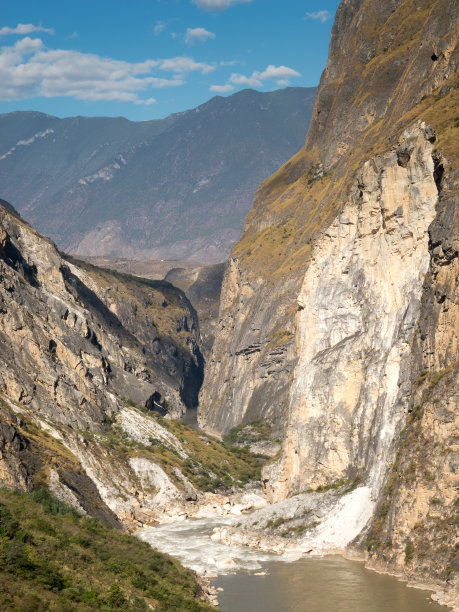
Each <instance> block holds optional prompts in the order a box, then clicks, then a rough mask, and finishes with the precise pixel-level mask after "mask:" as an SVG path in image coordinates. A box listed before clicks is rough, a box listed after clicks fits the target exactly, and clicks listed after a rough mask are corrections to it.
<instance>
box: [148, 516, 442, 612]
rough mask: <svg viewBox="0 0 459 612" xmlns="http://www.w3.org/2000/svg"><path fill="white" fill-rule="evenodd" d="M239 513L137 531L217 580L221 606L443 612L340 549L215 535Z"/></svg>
mask: <svg viewBox="0 0 459 612" xmlns="http://www.w3.org/2000/svg"><path fill="white" fill-rule="evenodd" d="M235 522H237V517H214V518H204V519H188V520H183V521H179V522H170V523H165V524H162V525H159V526H157V527H147V528H145V529H142V530H141V531H138V532H137V534H136V535H137V536H138V537H140V539H142V540H144V541H145V542H148V543H149V544H151V545H152V546H153V547H154V548H156V549H157V550H159V551H161V552H164V553H168V554H170V555H172V556H173V557H176V558H177V559H179V560H180V561H181V562H182V563H183V565H185V566H186V567H188V568H190V569H193V570H195V571H196V572H198V573H199V574H201V575H204V576H207V577H209V578H211V579H212V584H213V586H214V587H216V588H217V589H218V591H219V593H218V594H219V605H220V608H221V610H223V611H224V612H328V611H329V610H331V611H333V612H442V611H443V612H445V610H446V608H444V607H443V606H440V605H438V604H436V603H434V602H433V601H432V600H431V599H430V597H429V595H430V594H429V592H428V591H422V590H419V589H412V588H409V587H407V586H406V584H404V583H403V582H400V581H398V580H396V579H395V578H392V577H390V576H387V575H381V574H377V573H376V572H372V571H370V570H367V569H365V567H364V566H363V563H360V562H357V561H349V560H347V559H344V558H342V557H339V556H336V555H326V556H314V557H307V558H305V557H299V555H297V554H292V553H288V554H285V553H284V554H274V553H266V552H261V551H259V550H256V549H252V548H248V547H245V546H235V545H230V546H227V545H226V544H222V543H221V542H219V541H218V540H216V539H215V538H214V539H212V535H213V532H214V529H218V528H220V527H223V526H226V525H231V524H233V523H235Z"/></svg>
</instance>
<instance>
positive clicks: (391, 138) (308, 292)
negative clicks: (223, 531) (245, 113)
mask: <svg viewBox="0 0 459 612" xmlns="http://www.w3.org/2000/svg"><path fill="white" fill-rule="evenodd" d="M457 18H458V7H457V3H455V2H452V1H450V0H423V1H421V2H413V1H411V0H395V1H393V2H390V3H389V2H388V3H374V2H371V1H370V0H344V1H343V2H342V3H341V5H340V7H339V9H338V12H337V16H336V21H335V24H334V27H333V32H332V40H331V45H330V54H329V59H328V63H327V67H326V70H325V72H324V74H323V76H322V79H321V84H320V87H319V89H318V92H317V97H316V101H315V106H314V112H313V119H312V123H311V126H310V130H309V132H308V137H307V140H306V145H305V147H304V148H303V149H302V150H301V151H300V152H299V153H298V154H297V155H296V156H295V157H294V158H292V159H291V160H290V161H289V162H288V163H287V164H285V165H284V166H283V167H282V168H281V169H280V170H279V171H278V172H277V173H276V174H274V175H273V177H271V178H270V179H269V180H267V181H265V183H263V184H262V185H261V187H260V189H259V190H258V192H257V196H256V198H255V204H254V207H253V209H252V211H251V212H250V213H249V215H248V217H247V219H246V224H245V229H244V234H243V236H242V238H241V240H240V241H239V243H237V244H236V245H235V247H234V248H233V251H232V254H231V258H230V260H229V262H228V264H227V267H226V270H225V278H224V283H223V291H222V300H221V305H220V323H219V326H218V330H217V334H216V338H217V339H216V342H215V344H214V348H213V352H212V356H211V360H210V366H209V371H208V373H206V378H205V381H204V387H203V391H202V395H201V410H200V423H201V425H202V426H203V427H205V428H207V429H208V430H210V431H217V432H225V431H228V429H230V428H231V427H233V426H235V425H238V424H239V423H244V422H246V423H247V422H249V421H251V420H253V419H254V418H262V419H268V420H271V421H273V422H274V423H275V424H277V427H278V429H283V436H284V443H283V448H282V452H281V456H280V458H279V460H278V461H276V462H274V463H272V464H271V465H270V466H269V467H267V468H265V470H264V482H265V486H266V489H267V491H268V493H269V494H270V495H271V498H272V499H273V500H283V499H285V498H286V497H288V496H289V495H292V494H298V493H301V492H304V491H306V490H310V491H313V490H317V491H321V492H322V491H324V490H334V491H336V493H337V495H336V496H335V497H334V498H333V499H334V501H333V500H332V501H330V499H328V498H327V499H325V500H324V502H323V504H322V505H323V508H325V509H326V511H324V510H322V511H319V514H318V515H319V516H320V517H321V519H320V521H319V523H320V525H318V526H317V525H309V527H308V528H307V530H306V532H305V535H304V536H302V539H303V541H304V545H305V547H308V546H309V547H319V548H334V547H343V546H345V545H346V544H348V543H349V542H350V541H351V540H352V539H353V538H354V537H355V536H356V535H357V534H358V533H359V532H360V531H362V530H363V529H364V528H365V526H366V525H367V523H368V521H369V520H370V519H371V516H372V514H373V512H374V511H375V507H376V500H377V499H379V498H380V495H381V493H382V489H383V486H384V483H385V482H386V481H387V478H388V473H389V471H390V465H391V463H392V462H393V461H394V452H395V450H396V448H397V447H398V446H399V445H400V441H399V435H400V431H401V429H402V427H403V425H404V423H405V421H406V420H407V415H408V414H409V413H410V411H413V410H414V409H413V406H414V405H415V404H417V403H420V402H419V401H416V400H415V393H414V390H413V385H414V384H415V381H417V380H418V379H419V377H420V373H419V372H420V369H421V368H424V369H426V370H428V371H429V372H431V375H432V376H433V377H434V378H433V379H432V378H429V380H430V381H432V380H435V372H437V373H438V372H440V373H445V376H444V377H443V378H442V382H443V384H445V385H449V389H450V390H449V391H446V390H445V394H444V396H443V397H444V402H445V403H444V404H442V408H441V409H440V408H437V409H434V407H433V406H432V405H431V404H428V403H427V404H428V405H426V410H425V411H424V415H425V417H424V418H423V419H421V423H420V424H419V427H420V428H421V430H422V432H423V435H424V436H425V439H426V441H427V440H428V441H429V443H428V444H429V445H430V446H429V445H428V446H427V447H426V448H429V449H430V450H431V452H432V453H434V450H433V449H434V448H439V447H440V445H442V444H443V443H447V444H448V448H450V449H451V453H455V452H456V451H457V448H456V446H454V444H453V441H452V437H451V436H452V435H453V434H452V428H453V425H452V422H451V419H452V418H453V417H452V410H453V408H452V407H453V405H456V406H457V396H456V395H455V391H454V389H455V388H454V384H455V381H456V379H455V371H454V363H455V361H456V360H457V331H456V330H457V316H458V315H457V313H458V310H457V308H458V304H457V294H456V296H455V293H454V292H455V290H456V291H457V284H456V283H457V280H456V279H457V276H456V275H457V269H456V265H457V242H456V240H457V234H458V225H457V216H455V212H454V210H455V207H456V204H457V192H458V176H457V167H458V151H457V136H458V130H457V128H458V127H459V124H458V121H457V104H458V76H457V72H456V71H457V60H458V51H457V38H458V30H457ZM446 220H447V221H446ZM436 302H437V303H436ZM437 304H438V305H437ZM446 373H447V374H448V375H447V376H446ZM456 388H457V387H456ZM419 392H420V391H419V390H416V393H419ZM426 401H427V400H426ZM429 406H430V408H429ZM417 414H419V411H418V412H417ZM433 425H434V427H433V430H432V426H433ZM437 427H438V429H437ZM418 433H419V432H418ZM406 435H408V434H406ZM410 440H411V441H410V445H411V446H410V447H409V449H410V450H411V451H413V449H412V445H413V444H414V445H415V446H416V441H414V440H413V439H412V438H410ZM426 444H427V442H426ZM413 452H414V451H413ZM416 452H417V453H418V454H419V449H418V450H417V451H416ZM452 456H453V455H450V451H448V452H447V453H446V454H445V455H444V458H443V459H442V460H441V461H438V462H437V461H436V460H435V459H434V458H433V457H432V459H431V460H432V462H433V465H432V471H431V472H432V475H433V476H434V477H435V476H437V478H438V481H437V484H436V487H438V490H441V495H439V494H438V495H437V497H438V499H439V500H441V501H440V504H438V505H437V506H436V507H435V508H434V509H435V510H436V511H437V514H433V515H432V514H430V515H429V517H430V518H429V520H427V521H426V525H428V526H429V527H428V528H429V530H430V536H431V537H432V538H433V539H435V538H436V537H437V536H438V537H443V535H444V533H445V532H444V531H443V532H442V529H443V530H444V528H445V525H450V526H449V528H448V529H449V534H450V537H451V531H452V527H451V524H450V523H449V522H448V521H450V518H449V517H450V516H451V512H452V503H453V495H454V493H453V488H452V479H453V472H454V469H455V468H454V465H455V464H454V461H453V459H452ZM413 461H414V458H413ZM408 465H410V464H409V459H408V458H406V459H404V460H403V461H400V463H399V464H398V468H397V469H398V470H399V471H400V472H403V471H404V470H406V469H407V466H408ZM451 470H452V471H451ZM402 480H403V479H402ZM352 483H353V485H352V486H351V490H349V486H350V484H352ZM411 486H414V487H417V488H416V490H415V491H414V492H413V491H412V490H410V492H409V491H408V490H407V489H404V488H403V486H402V484H400V487H401V488H400V489H398V490H397V495H396V496H395V497H393V491H391V494H390V498H389V500H390V501H388V503H389V507H390V512H389V513H387V509H388V507H387V506H386V507H385V512H386V514H384V517H383V525H381V524H380V525H379V528H378V529H379V530H381V529H383V530H385V536H384V537H385V538H386V543H387V542H389V544H388V545H389V547H390V545H391V544H390V538H391V537H392V536H394V550H393V551H392V553H389V554H386V553H384V557H385V558H386V559H387V560H389V558H390V559H391V561H392V562H395V563H398V564H399V569H400V568H401V569H403V567H404V564H405V563H407V564H409V563H412V559H413V558H414V557H413V555H411V556H410V555H408V557H405V555H404V554H403V555H402V554H401V552H400V551H401V549H402V548H403V546H404V545H405V544H402V543H405V542H406V540H407V539H409V540H410V541H412V542H413V543H414V542H415V541H416V542H419V541H420V538H421V535H420V533H421V532H419V533H418V534H417V535H416V534H414V535H413V529H414V524H413V521H414V522H415V520H414V519H413V521H412V520H411V519H410V520H406V517H407V515H408V513H409V510H408V508H412V506H410V503H412V502H413V496H414V499H420V498H423V496H424V495H425V489H423V487H425V484H423V483H422V476H421V475H420V474H417V477H416V479H415V481H414V483H413V482H411V483H410V487H411ZM423 490H424V493H423ZM319 498H320V495H319ZM322 499H324V498H322ZM391 503H392V504H393V505H392V506H390V504H391ZM310 504H311V505H312V504H313V502H312V501H311V502H310ZM314 504H315V505H316V507H317V505H318V507H319V508H320V504H321V502H320V501H319V500H318V499H316V500H315V501H314ZM311 505H310V506H309V507H312V506H311ZM421 508H422V509H421ZM430 510H432V507H431V508H430ZM418 512H420V513H421V514H422V513H424V515H427V514H428V513H429V508H428V507H427V506H426V505H425V504H424V506H423V505H422V504H418ZM426 513H427V514H426ZM402 515H403V516H404V517H405V519H402V518H401V517H402ZM396 517H397V518H396ZM384 521H386V522H384ZM387 521H389V522H387ZM442 521H446V523H444V522H443V523H442ZM421 522H422V521H421ZM440 534H442V535H441V536H440ZM413 545H414V544H413ZM444 545H445V546H447V548H448V553H447V554H446V553H445V555H444V557H443V558H442V559H441V560H438V565H440V566H441V565H442V564H443V569H442V570H441V571H443V574H442V576H443V577H444V576H445V572H446V567H445V565H444V563H446V561H445V560H446V558H448V559H449V558H450V553H451V550H452V548H451V546H452V547H454V543H452V542H450V541H449V542H448V543H446V542H445V544H444ZM414 556H415V555H414ZM449 562H450V561H448V563H449ZM435 563H437V560H434V559H433V555H432V557H429V555H428V553H427V554H425V555H424V561H423V566H422V567H423V569H422V570H421V564H420V563H417V565H416V567H414V566H413V571H416V572H418V575H419V572H421V571H423V572H424V575H427V576H439V570H438V568H437V570H436V571H433V566H434V564H435Z"/></svg>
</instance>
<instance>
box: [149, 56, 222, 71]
mask: <svg viewBox="0 0 459 612" xmlns="http://www.w3.org/2000/svg"><path fill="white" fill-rule="evenodd" d="M158 68H160V69H161V70H166V71H168V72H175V73H177V74H185V73H187V72H195V71H197V72H202V74H207V73H209V72H212V71H213V70H215V66H211V65H210V64H206V63H204V62H195V61H194V59H193V58H191V57H186V56H182V57H172V58H170V59H164V60H160V61H159V63H158Z"/></svg>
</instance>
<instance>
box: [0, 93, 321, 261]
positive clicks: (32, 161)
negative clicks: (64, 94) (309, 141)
mask: <svg viewBox="0 0 459 612" xmlns="http://www.w3.org/2000/svg"><path fill="white" fill-rule="evenodd" d="M314 93H315V89H314V88H309V89H307V88H287V89H285V90H279V91H275V92H269V93H261V92H256V91H252V90H244V91H241V92H238V93H236V94H234V95H232V96H229V97H227V98H221V97H215V98H213V99H212V100H210V101H209V102H207V103H206V104H203V105H201V106H199V107H198V108H196V109H193V110H190V111H187V112H185V113H179V114H176V115H171V116H170V117H167V118H166V119H164V120H161V121H147V122H141V123H132V122H129V121H127V120H125V119H122V118H117V119H109V118H84V117H75V118H70V119H57V118H56V117H49V116H47V115H42V114H39V113H11V114H8V115H3V116H1V117H0V128H1V130H2V135H3V136H2V143H1V146H0V181H1V183H2V196H3V197H5V198H6V199H7V200H9V201H11V202H13V204H14V205H15V206H16V207H17V208H18V210H19V211H20V212H21V214H22V215H23V216H24V217H25V218H26V219H27V220H28V221H30V222H31V223H33V225H34V226H35V227H37V229H38V230H39V231H41V232H43V233H45V234H46V235H49V236H51V238H52V239H53V240H55V241H56V243H57V244H58V246H59V247H60V248H62V249H64V250H65V251H67V252H72V253H81V254H84V255H114V256H118V257H119V256H128V257H145V258H151V259H154V258H157V259H167V258H173V259H178V258H182V259H186V258H190V257H192V258H193V259H194V260H195V261H222V260H223V259H224V258H225V257H226V255H227V254H228V253H229V250H230V248H231V246H232V245H233V244H234V242H235V241H236V240H237V239H238V238H239V236H240V233H241V230H242V225H243V219H244V216H245V215H246V213H247V212H248V210H249V209H250V206H251V203H252V200H253V195H254V193H255V190H256V187H257V185H258V184H259V183H260V182H261V181H262V180H263V179H265V178H266V177H267V176H269V175H270V174H271V173H272V172H273V171H274V170H275V169H276V168H278V167H279V165H280V164H282V163H283V162H284V161H285V160H286V159H288V158H289V157H290V156H291V155H292V154H293V153H295V152H296V151H297V150H298V149H299V148H300V147H301V145H302V144H303V140H304V136H305V134H306V131H307V127H308V124H309V120H310V117H311V112H312V103H313V98H314ZM24 167H27V169H28V171H27V175H26V176H24V175H23V168H24Z"/></svg>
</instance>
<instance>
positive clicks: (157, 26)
mask: <svg viewBox="0 0 459 612" xmlns="http://www.w3.org/2000/svg"><path fill="white" fill-rule="evenodd" d="M166 27H167V23H166V22H165V21H157V22H156V23H155V27H154V28H153V34H154V35H155V36H158V34H161V32H162V31H163V30H165V29H166Z"/></svg>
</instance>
